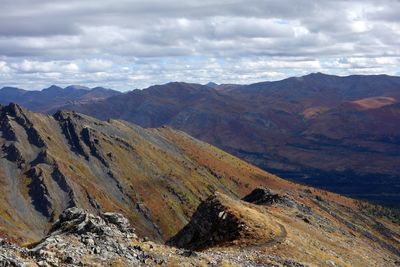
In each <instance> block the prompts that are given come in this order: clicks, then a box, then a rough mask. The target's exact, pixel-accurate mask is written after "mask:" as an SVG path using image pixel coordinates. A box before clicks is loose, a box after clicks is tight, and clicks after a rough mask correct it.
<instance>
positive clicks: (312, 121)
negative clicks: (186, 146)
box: [66, 73, 400, 206]
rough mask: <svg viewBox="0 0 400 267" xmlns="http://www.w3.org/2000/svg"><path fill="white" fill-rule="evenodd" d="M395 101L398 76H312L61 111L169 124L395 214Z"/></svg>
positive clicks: (398, 142) (165, 89) (125, 98)
mask: <svg viewBox="0 0 400 267" xmlns="http://www.w3.org/2000/svg"><path fill="white" fill-rule="evenodd" d="M222 88H223V87H222ZM399 102H400V77H394V76H387V75H367V76H362V75H352V76H347V77H339V76H333V75H326V74H322V73H313V74H309V75H306V76H302V77H292V78H288V79H284V80H281V81H276V82H262V83H256V84H251V85H242V86H240V85H231V86H227V87H225V89H221V87H220V86H218V87H216V88H215V89H214V88H212V87H210V86H204V85H198V84H187V83H168V84H164V85H157V86H152V87H149V88H147V89H145V90H135V91H132V92H130V93H127V94H124V95H122V96H114V97H110V98H107V99H105V100H101V101H98V102H96V103H88V104H73V105H68V106H67V107H66V108H67V109H71V110H76V111H79V112H82V113H85V114H89V115H92V116H95V117H97V118H101V119H107V118H117V119H124V120H127V121H130V122H133V123H136V124H139V125H141V126H143V127H159V126H162V125H170V126H172V127H174V128H176V129H179V130H183V131H185V132H187V133H189V134H191V135H192V136H194V137H196V138H199V139H201V140H204V141H207V142H209V143H211V144H213V145H216V146H218V147H219V148H222V149H224V150H225V151H228V152H230V153H233V154H234V155H237V156H239V157H241V158H242V159H245V160H247V161H250V162H252V163H254V164H255V165H257V166H259V167H261V168H263V169H264V170H268V171H271V172H273V173H275V174H278V175H280V176H282V177H285V178H289V179H293V180H296V181H300V182H304V183H307V184H310V185H314V186H319V187H322V188H326V189H329V190H332V191H335V192H340V193H344V194H347V195H350V196H354V197H359V198H365V199H369V200H374V201H379V202H382V203H385V204H388V205H397V206H398V205H399V203H400V190H399V188H400V182H399V181H400V169H399V168H400V167H399V166H400V165H399V164H398V162H400V126H399V125H400V124H399V123H398V122H399V121H400V112H399Z"/></svg>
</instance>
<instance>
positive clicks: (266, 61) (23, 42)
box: [0, 0, 400, 90]
mask: <svg viewBox="0 0 400 267" xmlns="http://www.w3.org/2000/svg"><path fill="white" fill-rule="evenodd" d="M0 2H1V7H2V13H1V15H0V74H1V75H2V76H1V77H2V81H1V82H0V85H10V84H14V85H20V86H23V87H30V86H32V85H34V87H35V88H37V87H38V86H47V85H48V84H53V83H55V82H56V81H55V80H57V82H60V81H61V82H62V83H74V84H83V85H103V86H110V87H111V86H112V87H115V88H117V89H121V90H124V89H133V88H142V87H145V86H148V85H151V84H155V83H162V82H167V81H171V80H186V81H192V82H207V81H209V80H213V81H215V82H229V83H235V82H237V83H250V82H257V81H262V80H270V79H279V78H284V77H287V76H291V75H301V74H304V73H306V72H310V71H325V72H328V73H333V74H350V73H378V72H384V73H388V74H398V73H399V71H400V70H399V67H398V62H399V58H400V49H399V47H400V15H399V14H398V12H397V10H399V9H400V1H397V0H383V1H379V2H376V1H373V0H365V1H361V0H355V1H345V0H332V1H330V0H321V1H308V0H297V1H295V0H287V1H274V0H248V1H246V2H243V1H238V0H222V1H213V0H203V1H195V0H187V1H180V0H179V1H178V0H171V1H164V0H146V1H145V0H134V1H132V0H115V1H96V0H86V1H80V0H69V1H52V0H37V1H31V0H0ZM393 62H394V63H393ZM396 64H397V65H396Z"/></svg>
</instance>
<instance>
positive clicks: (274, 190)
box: [0, 104, 400, 266]
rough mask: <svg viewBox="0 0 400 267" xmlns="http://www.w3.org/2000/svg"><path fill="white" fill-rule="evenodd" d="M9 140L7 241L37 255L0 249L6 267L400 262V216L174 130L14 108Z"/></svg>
mask: <svg viewBox="0 0 400 267" xmlns="http://www.w3.org/2000/svg"><path fill="white" fill-rule="evenodd" d="M0 133H1V137H0V146H1V148H2V149H1V151H2V152H1V159H0V161H1V163H0V184H1V187H0V189H1V198H2V199H1V202H0V236H2V237H6V238H7V239H8V240H9V241H14V242H17V243H20V244H27V243H30V245H29V248H31V249H30V250H27V249H26V248H20V247H17V246H15V245H12V244H9V243H7V242H4V241H2V240H0V252H1V253H4V254H3V255H0V263H2V262H6V263H7V262H10V261H11V262H12V261H17V262H20V261H21V262H25V261H26V262H31V263H35V262H36V263H38V262H41V261H44V262H47V263H48V264H53V263H55V262H56V263H58V264H60V263H62V264H61V266H69V265H68V264H70V263H71V262H72V263H74V262H75V261H77V262H87V263H88V264H89V266H91V265H92V264H93V265H94V264H95V262H109V264H111V263H112V264H117V263H118V262H119V264H125V263H129V262H130V263H135V264H138V265H140V264H143V265H144V266H148V265H150V266H151V265H154V266H156V265H157V264H164V265H165V264H167V263H168V264H178V263H179V262H182V261H183V262H186V261H187V260H188V261H189V262H188V266H189V265H190V264H192V265H201V264H204V263H207V262H209V263H210V264H214V265H215V264H217V265H218V264H219V265H221V264H233V265H236V266H254V265H256V266H257V265H259V266H265V265H267V266H268V264H270V265H271V264H275V265H276V264H280V265H283V266H303V265H304V266H306V265H308V264H317V265H320V264H330V265H331V266H335V265H332V264H340V265H341V266H365V264H367V263H372V264H375V265H379V266H392V265H393V264H396V262H399V260H400V251H399V249H400V243H399V239H400V228H399V224H398V215H396V214H394V213H392V212H391V211H389V210H387V209H381V208H379V207H375V206H372V205H370V204H367V203H362V202H359V201H355V200H352V199H349V198H346V197H342V196H339V195H336V194H333V193H328V192H324V191H321V190H317V189H312V188H309V187H306V186H301V185H297V184H294V183H291V182H288V181H286V180H283V179H281V178H278V177H276V176H274V175H272V174H269V173H267V172H265V171H262V170H261V169H258V168H257V167H254V166H252V165H250V164H248V163H245V162H244V161H241V160H240V159H238V158H236V157H234V156H231V155H229V154H227V153H225V152H223V151H222V150H220V149H218V148H215V147H213V146H211V145H208V144H206V143H203V142H201V141H198V140H196V139H194V138H192V137H190V136H189V135H187V134H185V133H183V132H180V131H176V130H173V129H171V128H168V127H162V128H158V129H144V128H141V127H139V126H136V125H133V124H130V123H127V122H124V121H119V120H109V121H100V120H97V119H94V118H91V117H88V116H86V115H82V114H79V113H75V112H68V111H59V112H57V113H56V114H54V115H53V116H50V115H44V114H39V113H33V112H30V111H28V110H26V109H24V108H21V107H20V106H18V105H16V104H10V105H8V106H2V107H1V108H0ZM254 188H257V189H256V190H254V191H253V189H254ZM246 195H247V196H246ZM241 198H243V200H240V199H241ZM77 207H78V208H82V209H84V210H85V211H84V210H81V209H77ZM109 212H118V213H121V214H122V215H116V214H114V213H109ZM90 213H92V214H90ZM122 216H125V217H126V218H127V219H124V218H123V217H122ZM128 221H129V222H130V223H131V224H132V226H133V227H134V228H135V232H134V233H132V232H130V230H128V226H127V225H128ZM185 225H186V226H185ZM110 231H112V232H110ZM136 235H137V236H138V237H139V238H137V237H136ZM144 237H146V238H145V239H142V238H144ZM42 238H44V239H42ZM41 239H42V240H41ZM148 239H150V240H152V241H145V240H148ZM39 240H41V241H39ZM165 240H169V241H168V245H163V244H162V243H163V241H165ZM31 242H34V243H31ZM66 244H69V245H68V247H67V248H66ZM174 246H176V247H179V248H182V249H175V248H174ZM187 249H190V250H187ZM191 250H197V251H199V252H193V251H191ZM67 251H68V252H67ZM265 252H267V253H265ZM135 255H136V256H135ZM371 255H373V257H372V256H371ZM4 257H5V258H4ZM288 264H292V265H288ZM295 264H297V265H295ZM299 264H303V265H299ZM280 265H278V266H280ZM33 266H35V265H33ZM115 266H119V265H115Z"/></svg>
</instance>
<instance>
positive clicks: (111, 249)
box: [0, 208, 159, 266]
mask: <svg viewBox="0 0 400 267" xmlns="http://www.w3.org/2000/svg"><path fill="white" fill-rule="evenodd" d="M134 240H137V237H136V235H135V232H134V229H133V228H131V227H130V225H129V222H128V219H126V218H125V217H123V216H122V215H120V214H118V213H110V212H108V213H101V214H100V215H99V216H97V215H93V214H90V213H88V212H86V211H85V210H83V209H79V208H71V209H67V210H65V211H64V212H63V213H62V214H61V215H60V217H59V219H58V220H57V222H56V223H55V224H54V225H53V227H52V229H51V230H50V232H49V235H48V236H47V237H46V238H44V239H43V240H41V241H40V242H39V243H37V244H36V245H34V246H33V247H31V248H30V249H26V248H21V247H18V246H16V245H13V244H11V243H8V242H5V241H4V240H0V266H28V264H37V265H38V266H100V265H101V266H109V265H110V264H112V263H114V262H122V263H123V264H124V265H127V266H139V265H143V264H145V263H148V264H150V263H152V264H150V265H156V264H157V263H159V262H157V260H153V259H151V258H150V256H149V255H147V254H146V253H145V252H143V250H142V249H141V247H140V246H133V245H132V242H133V241H134ZM37 265H33V266H37ZM29 266H30V265H29Z"/></svg>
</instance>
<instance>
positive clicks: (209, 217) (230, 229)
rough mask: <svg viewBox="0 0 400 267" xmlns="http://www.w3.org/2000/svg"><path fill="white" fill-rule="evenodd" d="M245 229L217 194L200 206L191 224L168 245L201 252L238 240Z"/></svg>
mask: <svg viewBox="0 0 400 267" xmlns="http://www.w3.org/2000/svg"><path fill="white" fill-rule="evenodd" d="M243 227H244V225H243V224H241V223H240V220H239V218H237V217H235V216H234V215H233V214H231V213H230V212H229V211H228V210H227V207H226V206H225V205H224V204H223V203H221V201H220V198H219V196H218V195H217V194H215V195H212V196H210V197H209V198H208V199H207V200H205V201H203V202H202V203H201V204H200V205H199V207H198V208H197V210H196V212H195V213H194V215H193V217H192V219H191V220H190V222H189V223H188V224H187V225H186V226H185V227H184V228H183V229H182V230H181V231H180V232H179V233H178V234H177V235H175V236H174V237H172V238H171V239H170V240H169V241H168V242H167V244H169V245H173V246H176V247H179V248H186V249H194V250H201V249H205V248H208V247H212V246H215V245H217V244H222V243H224V242H228V241H232V240H235V239H237V238H238V237H239V236H240V232H241V231H242V230H243V229H242V228H243Z"/></svg>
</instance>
